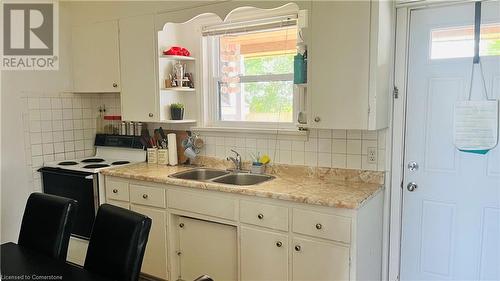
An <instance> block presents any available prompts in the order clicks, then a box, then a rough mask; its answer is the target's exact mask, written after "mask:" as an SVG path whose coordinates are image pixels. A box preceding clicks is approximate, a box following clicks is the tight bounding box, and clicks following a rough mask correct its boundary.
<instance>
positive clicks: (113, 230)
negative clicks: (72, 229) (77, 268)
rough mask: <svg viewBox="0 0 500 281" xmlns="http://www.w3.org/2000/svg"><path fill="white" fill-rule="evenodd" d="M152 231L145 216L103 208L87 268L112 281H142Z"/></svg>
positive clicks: (92, 240)
mask: <svg viewBox="0 0 500 281" xmlns="http://www.w3.org/2000/svg"><path fill="white" fill-rule="evenodd" d="M150 229H151V219H150V218H148V217H146V216H144V215H141V214H139V213H136V212H132V211H129V210H126V209H123V208H120V207H116V206H113V205H109V204H103V205H101V206H100V207H99V209H98V211H97V216H96V219H95V222H94V227H93V228H92V233H91V235H90V241H89V247H88V250H87V256H86V257H85V263H84V266H83V267H84V268H85V269H86V270H88V271H90V272H92V273H96V274H99V275H101V276H103V277H106V278H110V279H112V280H119V281H137V280H139V273H140V271H141V266H142V259H143V257H144V251H145V249H146V243H147V242H148V236H149V230H150Z"/></svg>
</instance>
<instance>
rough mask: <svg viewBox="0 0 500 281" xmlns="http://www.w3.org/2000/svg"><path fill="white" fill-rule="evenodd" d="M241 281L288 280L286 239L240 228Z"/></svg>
mask: <svg viewBox="0 0 500 281" xmlns="http://www.w3.org/2000/svg"><path fill="white" fill-rule="evenodd" d="M240 235H241V238H240V239H241V240H240V249H241V280H242V281H258V280H262V281H275V280H288V237H287V235H283V234H278V233H274V232H269V231H263V230H257V229H252V228H246V227H241V233H240Z"/></svg>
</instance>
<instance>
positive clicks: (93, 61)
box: [71, 21, 121, 93]
mask: <svg viewBox="0 0 500 281" xmlns="http://www.w3.org/2000/svg"><path fill="white" fill-rule="evenodd" d="M71 37H72V50H73V52H72V58H73V91H74V92H85V93H106V92H120V90H121V88H120V87H121V85H120V59H119V53H120V51H119V43H118V22H117V21H106V22H99V23H94V24H89V25H85V26H77V27H73V29H72V34H71Z"/></svg>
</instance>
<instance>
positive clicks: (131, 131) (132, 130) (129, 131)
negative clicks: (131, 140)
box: [127, 121, 135, 136]
mask: <svg viewBox="0 0 500 281" xmlns="http://www.w3.org/2000/svg"><path fill="white" fill-rule="evenodd" d="M134 133H135V125H134V122H132V121H130V122H128V126H127V135H129V136H133V135H134Z"/></svg>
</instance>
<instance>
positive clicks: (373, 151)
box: [367, 147, 377, 164]
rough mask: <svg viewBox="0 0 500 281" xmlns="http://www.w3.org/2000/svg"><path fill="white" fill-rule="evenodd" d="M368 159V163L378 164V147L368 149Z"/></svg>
mask: <svg viewBox="0 0 500 281" xmlns="http://www.w3.org/2000/svg"><path fill="white" fill-rule="evenodd" d="M367 153H368V155H367V157H368V161H367V162H368V163H370V164H377V148H376V147H368V148H367Z"/></svg>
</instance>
